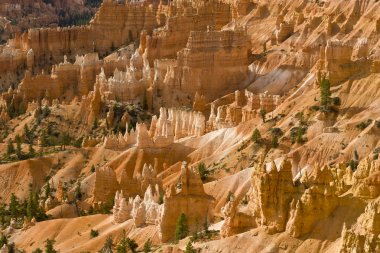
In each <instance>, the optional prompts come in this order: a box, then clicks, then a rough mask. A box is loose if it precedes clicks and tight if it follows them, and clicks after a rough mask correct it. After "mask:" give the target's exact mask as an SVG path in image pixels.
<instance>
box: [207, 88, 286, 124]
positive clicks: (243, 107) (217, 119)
mask: <svg viewBox="0 0 380 253" xmlns="http://www.w3.org/2000/svg"><path fill="white" fill-rule="evenodd" d="M233 95H234V97H233V100H232V101H230V99H227V100H225V101H223V100H216V101H214V102H212V103H211V113H210V117H209V119H208V121H207V131H213V130H216V129H221V128H226V127H233V126H236V125H238V124H240V123H242V122H246V121H248V120H251V119H254V118H258V117H260V111H261V110H263V111H265V112H266V113H269V112H272V111H274V110H275V109H276V107H277V106H278V105H279V104H280V102H281V98H280V96H278V95H270V94H267V93H262V94H254V93H252V92H250V91H248V90H245V91H244V92H242V91H239V90H237V91H235V93H234V94H233ZM231 98H232V96H231ZM231 102H232V103H231Z"/></svg>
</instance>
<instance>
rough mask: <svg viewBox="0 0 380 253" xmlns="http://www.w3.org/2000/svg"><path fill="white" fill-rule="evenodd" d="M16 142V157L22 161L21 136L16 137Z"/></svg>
mask: <svg viewBox="0 0 380 253" xmlns="http://www.w3.org/2000/svg"><path fill="white" fill-rule="evenodd" d="M15 141H16V155H17V157H18V159H21V158H22V149H21V138H20V136H19V135H16V137H15Z"/></svg>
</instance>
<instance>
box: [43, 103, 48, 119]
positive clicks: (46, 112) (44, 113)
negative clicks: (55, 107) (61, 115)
mask: <svg viewBox="0 0 380 253" xmlns="http://www.w3.org/2000/svg"><path fill="white" fill-rule="evenodd" d="M49 115H50V109H49V106H47V105H45V106H44V109H43V110H42V117H44V118H46V117H47V116H49Z"/></svg>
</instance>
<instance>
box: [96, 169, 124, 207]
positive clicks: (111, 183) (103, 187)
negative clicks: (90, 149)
mask: <svg viewBox="0 0 380 253" xmlns="http://www.w3.org/2000/svg"><path fill="white" fill-rule="evenodd" d="M117 190H119V182H118V181H117V179H116V174H115V172H114V171H113V169H112V168H110V167H107V166H106V167H101V168H97V169H96V171H95V183H94V187H93V189H92V192H91V194H92V196H93V199H92V202H93V203H96V204H98V205H101V204H102V203H106V202H107V201H109V200H110V199H112V198H113V197H114V195H115V193H116V191H117Z"/></svg>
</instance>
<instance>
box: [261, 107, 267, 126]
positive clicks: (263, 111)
mask: <svg viewBox="0 0 380 253" xmlns="http://www.w3.org/2000/svg"><path fill="white" fill-rule="evenodd" d="M266 114H267V112H266V111H265V110H264V109H261V110H260V117H261V119H262V120H263V123H265V120H266V119H265V115H266Z"/></svg>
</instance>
